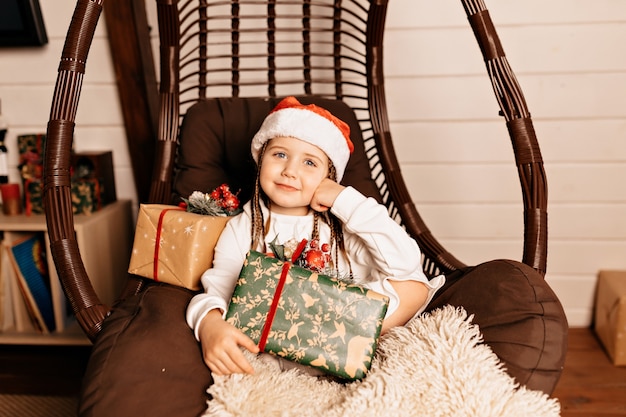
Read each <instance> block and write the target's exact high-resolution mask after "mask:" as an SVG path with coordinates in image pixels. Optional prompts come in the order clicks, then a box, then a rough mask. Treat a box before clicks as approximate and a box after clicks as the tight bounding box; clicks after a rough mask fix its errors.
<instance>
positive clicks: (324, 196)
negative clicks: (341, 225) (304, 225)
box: [311, 178, 346, 211]
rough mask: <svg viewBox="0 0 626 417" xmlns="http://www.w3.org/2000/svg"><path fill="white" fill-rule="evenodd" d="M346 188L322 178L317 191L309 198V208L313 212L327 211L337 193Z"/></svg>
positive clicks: (333, 202)
mask: <svg viewBox="0 0 626 417" xmlns="http://www.w3.org/2000/svg"><path fill="white" fill-rule="evenodd" d="M345 188H346V187H344V186H343V185H341V184H337V183H336V182H335V181H333V180H330V179H328V178H324V179H323V180H322V182H321V183H320V185H319V186H318V187H317V190H315V192H314V193H313V198H311V208H312V209H313V210H315V211H327V210H328V209H330V208H331V207H332V206H333V204H335V200H336V199H337V196H338V195H339V193H341V192H342V191H343V190H344V189H345Z"/></svg>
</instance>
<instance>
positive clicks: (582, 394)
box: [553, 328, 626, 417]
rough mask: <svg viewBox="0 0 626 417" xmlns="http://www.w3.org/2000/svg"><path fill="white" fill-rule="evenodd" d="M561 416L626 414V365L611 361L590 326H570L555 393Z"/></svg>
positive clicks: (611, 416) (604, 416)
mask: <svg viewBox="0 0 626 417" xmlns="http://www.w3.org/2000/svg"><path fill="white" fill-rule="evenodd" d="M553 397H555V398H558V400H559V402H560V403H561V416H562V417H582V416H585V417H618V416H626V367H617V366H614V365H612V364H611V362H610V361H609V358H608V356H607V355H606V353H605V352H604V350H603V349H602V346H601V345H600V343H599V342H598V339H597V338H596V337H595V335H594V333H593V331H591V330H590V329H587V328H585V329H570V332H569V349H568V351H567V356H566V358H565V369H564V370H563V375H562V376H561V379H560V380H559V383H558V385H557V387H556V389H555V391H554V393H553Z"/></svg>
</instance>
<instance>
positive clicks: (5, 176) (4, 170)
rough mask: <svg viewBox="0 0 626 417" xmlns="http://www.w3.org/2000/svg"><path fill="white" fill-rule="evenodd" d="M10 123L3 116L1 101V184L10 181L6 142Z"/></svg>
mask: <svg viewBox="0 0 626 417" xmlns="http://www.w3.org/2000/svg"><path fill="white" fill-rule="evenodd" d="M8 127H9V126H8V124H7V122H6V120H5V119H4V117H3V116H2V102H0V184H6V183H8V182H9V161H8V157H7V147H6V144H5V143H4V140H5V138H6V134H7V130H8Z"/></svg>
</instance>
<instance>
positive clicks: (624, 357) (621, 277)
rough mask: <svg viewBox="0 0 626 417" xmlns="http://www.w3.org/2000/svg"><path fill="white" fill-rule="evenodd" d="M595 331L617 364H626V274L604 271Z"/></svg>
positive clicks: (601, 277)
mask: <svg viewBox="0 0 626 417" xmlns="http://www.w3.org/2000/svg"><path fill="white" fill-rule="evenodd" d="M595 332H596V334H597V335H598V338H599V339H600V341H601V342H602V344H603V345H604V348H605V350H606V352H607V353H608V355H609V357H610V358H611V360H612V361H613V364H614V365H618V366H624V365H626V271H600V273H599V274H598V290H597V293H596V306H595Z"/></svg>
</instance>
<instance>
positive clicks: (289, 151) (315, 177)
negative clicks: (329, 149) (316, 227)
mask: <svg viewBox="0 0 626 417" xmlns="http://www.w3.org/2000/svg"><path fill="white" fill-rule="evenodd" d="M328 170H329V162H328V157H327V156H326V154H325V153H324V151H322V150H321V149H320V148H318V147H317V146H315V145H311V144H310V143H308V142H304V141H302V140H300V139H297V138H294V137H278V138H274V139H271V140H270V141H269V142H268V144H267V147H266V148H265V153H264V154H263V159H262V161H261V172H260V173H259V182H260V184H261V188H262V189H263V191H264V192H265V194H266V195H267V197H268V198H269V199H270V201H271V202H272V211H274V212H276V213H280V214H289V215H294V216H302V215H305V214H307V213H308V211H309V204H311V199H312V198H313V194H314V193H315V190H317V187H318V186H319V184H320V183H321V182H322V180H323V179H324V178H327V177H328Z"/></svg>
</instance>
